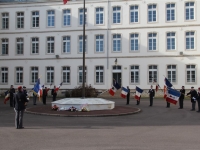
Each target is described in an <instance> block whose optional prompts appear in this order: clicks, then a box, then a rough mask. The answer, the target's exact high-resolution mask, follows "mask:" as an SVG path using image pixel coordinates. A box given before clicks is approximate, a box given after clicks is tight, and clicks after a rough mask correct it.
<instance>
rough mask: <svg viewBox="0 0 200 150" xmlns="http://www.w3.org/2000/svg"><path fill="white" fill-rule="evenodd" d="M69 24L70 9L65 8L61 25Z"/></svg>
mask: <svg viewBox="0 0 200 150" xmlns="http://www.w3.org/2000/svg"><path fill="white" fill-rule="evenodd" d="M70 25H71V10H70V9H65V10H63V26H70Z"/></svg>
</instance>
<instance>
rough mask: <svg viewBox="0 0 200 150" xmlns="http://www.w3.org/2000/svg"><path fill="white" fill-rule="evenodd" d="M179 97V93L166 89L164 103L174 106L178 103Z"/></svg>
mask: <svg viewBox="0 0 200 150" xmlns="http://www.w3.org/2000/svg"><path fill="white" fill-rule="evenodd" d="M180 96H181V94H180V92H179V91H177V90H174V89H172V88H168V89H167V97H166V101H167V102H169V103H172V104H175V105H176V103H177V102H178V100H179V97H180Z"/></svg>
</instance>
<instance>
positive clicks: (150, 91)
mask: <svg viewBox="0 0 200 150" xmlns="http://www.w3.org/2000/svg"><path fill="white" fill-rule="evenodd" d="M148 93H149V100H150V105H149V106H153V98H154V96H155V91H154V89H153V86H152V85H151V89H150V90H149V92H148Z"/></svg>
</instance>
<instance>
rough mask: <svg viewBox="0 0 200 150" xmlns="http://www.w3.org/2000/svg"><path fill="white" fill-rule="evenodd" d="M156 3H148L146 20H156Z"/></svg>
mask: <svg viewBox="0 0 200 150" xmlns="http://www.w3.org/2000/svg"><path fill="white" fill-rule="evenodd" d="M156 7H157V5H156V4H153V5H148V22H156V20H157V16H156V12H157V11H156Z"/></svg>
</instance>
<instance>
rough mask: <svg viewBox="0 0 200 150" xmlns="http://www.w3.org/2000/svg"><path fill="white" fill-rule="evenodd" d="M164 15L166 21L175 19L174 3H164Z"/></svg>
mask: <svg viewBox="0 0 200 150" xmlns="http://www.w3.org/2000/svg"><path fill="white" fill-rule="evenodd" d="M166 11H167V12H166V15H167V21H174V20H175V4H174V3H171V4H166Z"/></svg>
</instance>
